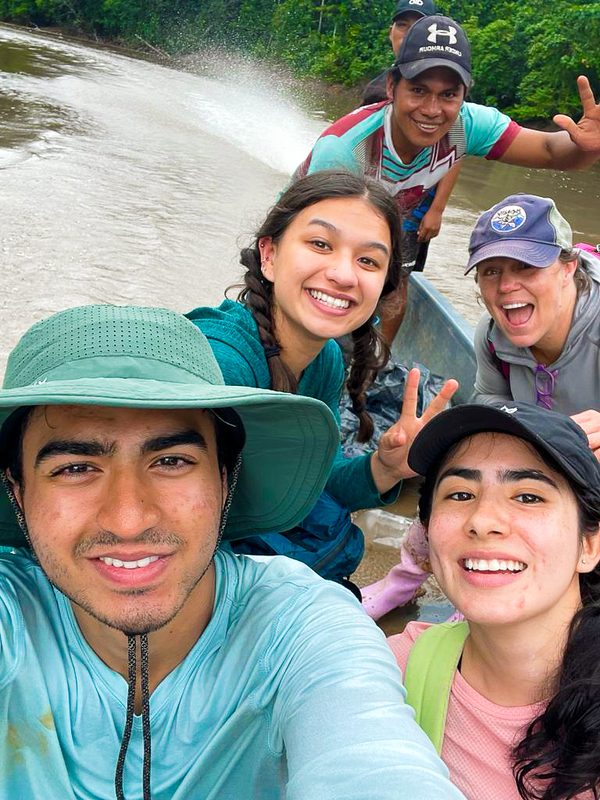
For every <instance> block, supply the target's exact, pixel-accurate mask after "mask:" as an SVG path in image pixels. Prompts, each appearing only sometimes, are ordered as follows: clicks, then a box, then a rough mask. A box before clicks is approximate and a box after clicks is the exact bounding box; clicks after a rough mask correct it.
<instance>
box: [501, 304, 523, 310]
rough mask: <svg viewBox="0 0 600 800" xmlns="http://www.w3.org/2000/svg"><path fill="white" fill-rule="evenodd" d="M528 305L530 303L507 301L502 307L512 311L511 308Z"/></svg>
mask: <svg viewBox="0 0 600 800" xmlns="http://www.w3.org/2000/svg"><path fill="white" fill-rule="evenodd" d="M528 305H529V303H506V305H503V306H502V308H503V309H504V310H505V311H510V309H511V308H525V306H528Z"/></svg>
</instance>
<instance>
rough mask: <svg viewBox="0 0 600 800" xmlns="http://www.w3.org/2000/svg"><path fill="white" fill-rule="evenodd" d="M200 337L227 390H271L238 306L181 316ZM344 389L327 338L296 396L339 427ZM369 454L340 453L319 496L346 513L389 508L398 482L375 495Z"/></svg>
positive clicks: (256, 341)
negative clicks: (315, 403)
mask: <svg viewBox="0 0 600 800" xmlns="http://www.w3.org/2000/svg"><path fill="white" fill-rule="evenodd" d="M186 317H187V318H188V319H190V320H191V321H192V322H193V323H194V325H197V326H198V328H200V330H201V331H202V333H203V334H204V335H205V336H206V338H207V339H208V341H209V342H210V345H211V347H212V349H213V353H214V354H215V358H216V359H217V361H218V362H219V366H220V367H221V371H222V373H223V379H224V381H225V383H226V384H228V385H230V386H255V387H257V388H260V389H270V388H271V376H270V374H269V367H268V365H267V359H266V358H265V353H264V350H263V347H262V344H261V341H260V335H259V332H258V328H257V326H256V322H255V321H254V317H253V316H252V314H251V313H250V311H248V309H247V308H246V307H245V306H243V305H242V304H241V303H234V302H232V301H231V300H225V301H224V302H223V303H221V305H220V306H219V308H208V307H200V308H196V309H194V311H190V313H189V314H186ZM343 384H344V363H343V361H342V351H341V350H340V348H339V346H338V344H337V342H335V341H334V340H333V339H331V340H330V341H328V342H327V344H326V345H325V347H324V348H323V349H322V350H321V352H320V353H319V355H318V356H317V357H316V358H315V360H314V361H312V362H311V363H310V364H309V365H308V367H307V368H306V369H305V370H304V373H303V375H302V378H301V379H300V383H299V384H298V394H301V395H304V396H305V397H315V398H316V399H317V400H321V401H322V402H323V403H326V404H327V405H328V406H329V408H330V409H331V411H332V412H333V415H334V417H335V418H336V420H337V423H338V425H339V424H340V407H339V406H340V395H341V392H342V387H343ZM370 459H371V454H370V453H367V454H366V455H364V456H358V457H357V458H352V459H348V458H344V455H343V453H342V448H341V447H340V448H339V450H338V455H337V458H336V460H335V462H334V465H333V468H332V470H331V475H330V477H329V481H328V482H327V486H326V487H325V491H326V492H328V493H329V494H330V495H331V496H332V497H334V498H335V499H336V500H337V501H338V502H339V503H340V504H341V505H343V506H346V507H347V508H349V509H350V511H357V510H358V509H360V508H375V507H376V506H383V505H387V504H389V503H393V502H394V500H396V498H397V496H398V492H399V491H400V488H401V485H402V484H401V483H399V484H398V485H397V486H395V487H394V488H393V489H391V490H390V491H389V492H386V493H385V494H384V495H380V494H379V492H378V491H377V488H376V486H375V483H374V481H373V476H372V473H371V466H370Z"/></svg>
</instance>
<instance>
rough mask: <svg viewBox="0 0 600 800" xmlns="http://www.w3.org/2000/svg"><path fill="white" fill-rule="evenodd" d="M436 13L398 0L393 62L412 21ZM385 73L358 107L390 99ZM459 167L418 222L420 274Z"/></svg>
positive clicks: (418, 1)
mask: <svg viewBox="0 0 600 800" xmlns="http://www.w3.org/2000/svg"><path fill="white" fill-rule="evenodd" d="M437 13H438V12H437V6H436V5H435V3H434V2H433V0H398V3H397V4H396V8H395V11H394V15H393V17H392V21H391V25H390V32H389V39H390V43H391V45H392V50H393V52H394V59H396V58H397V57H398V53H399V52H400V48H401V46H402V42H403V41H404V37H405V36H406V34H407V33H408V32H409V30H410V29H411V28H412V26H413V25H414V24H415V22H418V21H419V20H420V19H422V18H423V17H429V16H431V15H432V14H437ZM389 72H390V70H389V69H386V70H384V71H383V72H382V73H381V74H380V75H378V76H377V77H376V78H373V80H372V81H370V82H369V83H368V84H367V85H366V87H365V90H364V92H363V96H362V100H361V106H367V105H370V104H371V103H382V102H384V103H387V101H388V100H389V99H390V98H389V97H388V85H387V78H388V75H389ZM460 167H461V164H460V163H458V164H455V165H454V167H452V169H451V170H450V171H449V172H448V173H447V174H446V175H444V177H443V178H442V180H441V181H440V182H439V183H438V184H437V186H435V187H434V188H433V189H431V190H430V194H431V200H430V205H429V207H428V208H427V209H426V210H425V211H424V213H423V214H422V215H421V219H420V220H419V221H418V228H417V240H418V242H419V249H418V250H417V255H416V258H415V266H414V269H415V270H416V271H417V272H422V271H423V269H424V267H425V262H426V260H427V252H428V250H429V241H430V239H433V238H435V237H436V236H437V235H438V233H439V232H440V228H441V226H442V216H443V214H444V209H445V208H446V204H447V203H448V200H449V199H450V195H451V194H452V192H453V190H454V186H455V184H456V181H457V180H458V175H459V173H460ZM418 219H419V218H418V217H415V224H417V220H418Z"/></svg>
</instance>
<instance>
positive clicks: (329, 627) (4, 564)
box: [0, 552, 464, 800]
mask: <svg viewBox="0 0 600 800" xmlns="http://www.w3.org/2000/svg"><path fill="white" fill-rule="evenodd" d="M215 565H216V577H217V584H216V596H215V605H214V611H213V616H212V619H211V621H210V623H209V625H208V626H207V628H206V629H205V631H204V633H203V634H202V636H201V637H200V638H199V640H198V641H197V643H196V644H195V645H194V647H193V648H192V649H191V650H190V652H189V653H188V655H187V656H186V658H185V659H184V660H183V661H182V662H181V663H180V664H179V665H178V666H177V667H176V668H175V669H174V670H173V671H172V672H171V673H170V674H169V675H167V677H166V678H165V679H164V680H163V681H162V683H161V684H160V685H159V686H158V687H157V688H156V689H155V690H154V692H153V693H152V696H151V698H150V730H151V736H152V776H151V789H152V798H153V800H283V799H284V798H285V800H339V799H341V798H344V800H369V798H377V800H397V798H398V797H399V792H400V794H401V795H402V796H403V797H406V798H411V800H431V798H432V797H435V798H440V799H441V800H444V799H445V798H447V799H448V800H461V798H462V799H463V800H464V798H463V796H462V794H461V793H460V792H459V791H458V789H456V788H455V787H454V786H452V784H451V783H450V782H449V781H448V778H447V770H446V768H445V766H444V765H443V764H442V762H441V761H440V760H439V758H438V757H437V755H436V754H435V752H434V750H433V747H432V745H431V744H430V742H429V740H428V739H427V737H426V736H425V734H424V733H423V732H422V731H421V730H420V729H419V728H418V727H417V725H416V723H415V722H414V718H413V717H414V715H413V711H412V709H410V708H409V707H408V706H407V705H405V703H404V689H403V688H402V685H401V682H400V672H399V671H398V668H397V667H396V664H395V661H394V657H393V655H392V653H391V651H390V650H389V648H388V647H387V644H386V642H385V638H384V636H383V634H382V633H381V631H379V630H378V629H377V628H376V626H375V624H374V623H373V622H372V620H370V619H369V618H368V617H367V616H366V614H365V613H364V612H363V610H362V608H361V607H360V605H359V604H358V602H357V601H356V600H355V599H354V598H353V597H352V596H351V595H350V593H349V592H348V591H347V590H346V589H343V588H341V587H339V586H337V585H335V584H333V583H331V582H329V581H324V580H322V579H321V578H319V577H318V576H317V575H315V573H313V572H312V571H311V570H310V569H308V568H307V567H305V566H304V565H302V564H299V563H298V562H296V561H291V560H290V559H287V558H283V557H281V556H277V557H274V558H252V557H248V556H235V555H233V554H231V553H227V552H220V553H218V554H217V557H216V562H215ZM126 697H127V684H126V682H125V680H124V678H122V677H121V675H119V674H117V673H115V672H113V671H112V670H111V669H109V668H108V667H107V666H106V664H105V663H104V662H103V661H101V660H100V658H98V656H97V655H96V654H95V652H94V651H93V650H92V649H91V648H90V646H89V645H88V644H87V642H86V640H85V639H84V637H83V636H82V634H81V631H80V630H79V627H78V625H77V622H76V620H75V617H74V615H73V611H72V609H71V605H70V603H69V601H68V600H67V598H66V597H65V596H64V595H62V594H61V593H60V592H59V591H57V590H56V589H54V588H53V587H52V586H51V585H50V583H49V582H48V580H47V579H46V577H45V576H44V574H43V573H42V571H41V569H40V568H39V566H37V564H36V563H35V562H34V561H33V560H32V559H31V558H30V556H29V555H28V554H27V553H24V552H19V553H16V554H0V725H1V726H2V730H3V731H4V733H3V735H2V737H1V739H0V800H114V797H115V790H114V773H115V765H116V761H117V754H118V751H119V746H120V742H121V738H122V736H123V728H124V724H125V713H126ZM142 760H143V739H142V726H141V718H140V717H135V718H134V724H133V734H132V738H131V743H130V746H129V751H128V754H127V759H126V762H125V774H124V792H125V797H126V798H127V800H141V797H142Z"/></svg>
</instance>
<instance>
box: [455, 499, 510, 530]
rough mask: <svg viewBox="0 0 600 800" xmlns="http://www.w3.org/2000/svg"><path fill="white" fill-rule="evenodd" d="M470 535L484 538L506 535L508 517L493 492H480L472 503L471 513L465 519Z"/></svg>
mask: <svg viewBox="0 0 600 800" xmlns="http://www.w3.org/2000/svg"><path fill="white" fill-rule="evenodd" d="M465 527H466V529H467V531H466V532H467V533H468V534H469V535H470V536H475V537H477V538H481V539H486V538H487V537H489V536H495V537H496V536H497V537H502V536H508V535H509V533H510V518H509V515H508V513H507V512H506V511H505V509H504V507H503V503H502V501H501V499H500V498H499V497H496V496H495V493H493V492H485V491H484V492H482V493H481V494H480V495H479V497H478V498H477V500H476V502H475V503H474V504H473V507H472V510H471V514H470V515H469V516H468V518H467V519H466V520H465Z"/></svg>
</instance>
